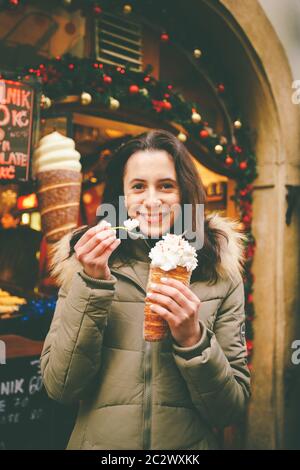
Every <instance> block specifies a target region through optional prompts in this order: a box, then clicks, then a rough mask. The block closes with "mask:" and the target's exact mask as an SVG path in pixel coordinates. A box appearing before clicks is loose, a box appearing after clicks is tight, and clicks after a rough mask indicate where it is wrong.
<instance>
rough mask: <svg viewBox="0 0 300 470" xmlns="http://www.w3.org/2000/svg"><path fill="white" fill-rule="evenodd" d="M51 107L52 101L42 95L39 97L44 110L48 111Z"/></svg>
mask: <svg viewBox="0 0 300 470" xmlns="http://www.w3.org/2000/svg"><path fill="white" fill-rule="evenodd" d="M51 105H52V101H51V99H50V98H49V97H48V96H45V95H42V96H41V106H42V108H44V109H49V108H50V107H51Z"/></svg>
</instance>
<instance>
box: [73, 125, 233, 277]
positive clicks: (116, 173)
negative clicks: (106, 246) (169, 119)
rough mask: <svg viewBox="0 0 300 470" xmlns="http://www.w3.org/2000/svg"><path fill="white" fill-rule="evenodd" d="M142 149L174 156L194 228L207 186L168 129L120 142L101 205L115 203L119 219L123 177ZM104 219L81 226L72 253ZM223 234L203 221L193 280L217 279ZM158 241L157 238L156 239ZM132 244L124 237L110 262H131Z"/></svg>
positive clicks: (108, 175) (74, 240)
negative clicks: (218, 241)
mask: <svg viewBox="0 0 300 470" xmlns="http://www.w3.org/2000/svg"><path fill="white" fill-rule="evenodd" d="M143 150H144V151H151V150H164V151H166V152H167V153H168V154H169V155H170V156H171V157H172V158H173V160H174V165H175V171H176V175H177V181H178V185H179V189H180V194H181V205H182V207H183V205H184V204H191V205H192V214H193V217H192V220H193V229H194V222H195V220H196V210H197V204H205V199H206V194H205V189H204V186H203V183H202V181H201V178H200V176H199V173H198V171H197V169H196V167H195V165H194V163H193V160H192V158H191V157H190V155H189V153H188V151H187V149H186V147H185V146H184V145H183V144H182V143H181V142H180V141H179V140H178V139H177V137H175V136H174V135H173V134H172V133H170V132H168V131H165V130H156V129H155V130H151V131H149V132H145V133H143V134H141V135H138V136H136V137H133V138H131V139H130V140H128V141H127V142H125V143H123V144H121V146H120V147H119V148H118V149H117V151H116V152H115V153H114V155H113V156H112V157H111V159H110V161H109V163H108V165H107V168H106V178H105V180H106V182H107V184H106V186H105V190H104V194H103V199H102V204H111V205H113V206H114V207H115V210H116V216H117V218H116V220H119V196H122V195H124V189H123V177H124V171H125V166H126V163H127V160H128V159H129V158H130V156H131V155H133V154H134V153H135V152H137V151H143ZM103 218H105V215H104V216H103V215H102V216H99V217H97V218H96V221H95V223H94V224H92V225H89V226H85V227H83V228H79V229H78V230H76V231H75V232H74V233H73V234H72V237H71V240H70V252H69V256H71V255H72V254H73V253H74V246H75V245H76V243H77V242H78V240H79V239H80V238H81V237H82V235H83V234H84V233H85V232H86V231H87V230H89V229H90V228H91V227H92V226H94V225H97V224H98V223H99V222H100V221H101V220H102V219H103ZM220 234H221V235H223V236H224V237H225V238H227V236H226V234H225V233H224V232H222V231H220V230H211V229H209V226H208V222H207V220H205V221H204V242H203V246H202V248H201V249H200V250H198V251H197V256H198V266H197V268H196V269H195V270H194V271H193V274H192V279H191V280H192V281H193V280H194V279H200V280H203V281H209V282H210V283H215V282H217V279H218V275H217V265H218V263H219V262H220V251H219V244H218V243H217V242H216V238H217V236H218V235H220ZM117 236H118V232H117ZM155 241H157V239H156V240H155ZM132 243H134V241H133V240H132V239H131V238H130V237H128V238H126V239H122V243H121V244H120V245H119V246H118V247H117V248H116V250H115V251H114V252H113V253H112V254H111V256H110V258H109V263H111V262H112V261H113V260H114V259H115V257H117V256H119V257H120V258H121V259H122V261H123V262H124V263H130V262H131V261H132V251H131V248H132Z"/></svg>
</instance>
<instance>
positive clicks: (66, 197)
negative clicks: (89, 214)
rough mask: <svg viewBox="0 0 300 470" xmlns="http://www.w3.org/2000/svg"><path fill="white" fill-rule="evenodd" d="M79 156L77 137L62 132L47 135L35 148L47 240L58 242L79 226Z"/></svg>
mask: <svg viewBox="0 0 300 470" xmlns="http://www.w3.org/2000/svg"><path fill="white" fill-rule="evenodd" d="M79 160H80V154H79V152H77V150H75V142H74V140H73V139H70V138H68V137H65V136H64V135H62V134H60V133H59V132H52V133H51V134H48V135H46V136H45V137H43V138H42V139H41V140H40V142H39V145H38V147H37V149H36V150H35V152H34V164H33V169H34V174H35V176H36V178H37V183H38V200H39V207H40V212H41V217H42V228H43V232H44V234H45V235H46V239H47V243H55V242H57V241H58V240H60V239H61V238H62V236H63V235H65V234H66V233H68V232H70V231H71V230H73V229H74V228H76V227H77V223H78V215H79V204H80V191H81V181H82V174H81V164H80V162H79Z"/></svg>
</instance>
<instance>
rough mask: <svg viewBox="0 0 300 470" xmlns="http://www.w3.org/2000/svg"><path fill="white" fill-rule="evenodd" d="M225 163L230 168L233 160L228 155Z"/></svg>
mask: <svg viewBox="0 0 300 470" xmlns="http://www.w3.org/2000/svg"><path fill="white" fill-rule="evenodd" d="M225 163H226V165H228V166H231V165H232V164H233V158H232V157H230V156H229V155H228V157H226V158H225Z"/></svg>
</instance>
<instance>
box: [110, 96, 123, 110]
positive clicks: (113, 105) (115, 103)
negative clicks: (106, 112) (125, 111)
mask: <svg viewBox="0 0 300 470" xmlns="http://www.w3.org/2000/svg"><path fill="white" fill-rule="evenodd" d="M109 107H110V109H112V110H116V109H118V108H119V107H120V101H118V100H116V98H112V97H110V99H109Z"/></svg>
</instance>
